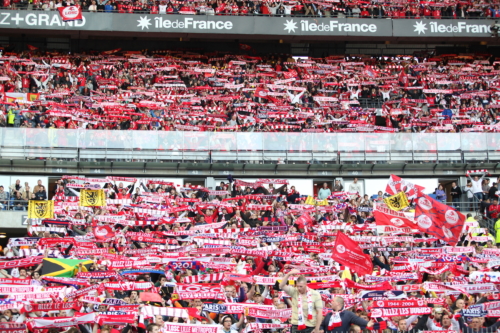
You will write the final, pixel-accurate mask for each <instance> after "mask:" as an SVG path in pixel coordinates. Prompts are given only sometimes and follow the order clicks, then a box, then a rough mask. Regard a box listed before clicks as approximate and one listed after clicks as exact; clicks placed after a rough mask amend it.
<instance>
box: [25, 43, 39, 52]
mask: <svg viewBox="0 0 500 333" xmlns="http://www.w3.org/2000/svg"><path fill="white" fill-rule="evenodd" d="M26 47H27V48H28V50H30V51H35V50H38V47H36V46H33V45H30V44H26Z"/></svg>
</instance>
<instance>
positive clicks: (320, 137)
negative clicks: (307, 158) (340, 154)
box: [311, 133, 338, 152]
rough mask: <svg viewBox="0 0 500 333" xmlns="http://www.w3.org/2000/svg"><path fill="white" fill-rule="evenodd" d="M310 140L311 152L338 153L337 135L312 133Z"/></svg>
mask: <svg viewBox="0 0 500 333" xmlns="http://www.w3.org/2000/svg"><path fill="white" fill-rule="evenodd" d="M311 140H312V150H313V151H318V152H319V151H326V152H337V151H338V140H337V133H313V134H312V139H311Z"/></svg>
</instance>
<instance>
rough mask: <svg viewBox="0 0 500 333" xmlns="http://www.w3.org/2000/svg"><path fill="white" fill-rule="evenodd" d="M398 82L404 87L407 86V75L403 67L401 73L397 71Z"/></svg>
mask: <svg viewBox="0 0 500 333" xmlns="http://www.w3.org/2000/svg"><path fill="white" fill-rule="evenodd" d="M399 83H400V84H401V85H402V86H404V87H405V88H406V87H408V75H406V73H405V70H404V69H402V70H401V73H399Z"/></svg>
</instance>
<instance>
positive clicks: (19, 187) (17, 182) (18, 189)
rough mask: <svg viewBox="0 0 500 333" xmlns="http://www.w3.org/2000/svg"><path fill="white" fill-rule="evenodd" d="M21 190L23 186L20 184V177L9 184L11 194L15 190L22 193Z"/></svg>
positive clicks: (14, 193) (13, 193) (14, 192)
mask: <svg viewBox="0 0 500 333" xmlns="http://www.w3.org/2000/svg"><path fill="white" fill-rule="evenodd" d="M22 191H23V186H22V185H21V180H20V179H17V180H16V182H15V184H12V185H11V186H10V193H11V194H12V195H16V193H17V192H21V193H22Z"/></svg>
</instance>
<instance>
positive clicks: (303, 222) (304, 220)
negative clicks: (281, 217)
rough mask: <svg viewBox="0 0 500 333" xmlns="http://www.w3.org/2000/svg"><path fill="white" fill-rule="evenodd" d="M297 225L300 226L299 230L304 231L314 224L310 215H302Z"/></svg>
mask: <svg viewBox="0 0 500 333" xmlns="http://www.w3.org/2000/svg"><path fill="white" fill-rule="evenodd" d="M295 223H296V224H297V225H298V226H299V229H304V227H305V226H306V227H307V226H309V225H310V224H312V218H311V216H310V215H309V213H305V214H302V215H301V216H300V217H299V218H298V219H297V220H295Z"/></svg>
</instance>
